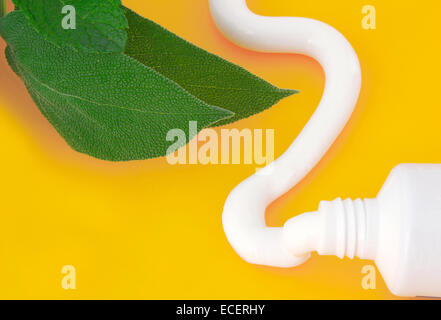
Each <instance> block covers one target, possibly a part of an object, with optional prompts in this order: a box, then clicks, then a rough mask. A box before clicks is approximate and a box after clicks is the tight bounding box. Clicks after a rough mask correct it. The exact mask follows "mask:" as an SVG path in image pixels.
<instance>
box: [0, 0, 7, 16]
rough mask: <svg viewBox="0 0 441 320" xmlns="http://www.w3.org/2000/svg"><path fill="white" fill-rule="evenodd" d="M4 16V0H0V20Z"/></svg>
mask: <svg viewBox="0 0 441 320" xmlns="http://www.w3.org/2000/svg"><path fill="white" fill-rule="evenodd" d="M5 14H6V0H0V18H1V17H3V16H4V15H5Z"/></svg>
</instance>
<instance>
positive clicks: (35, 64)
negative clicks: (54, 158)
mask: <svg viewBox="0 0 441 320" xmlns="http://www.w3.org/2000/svg"><path fill="white" fill-rule="evenodd" d="M0 34H1V36H2V37H3V38H4V39H5V40H6V42H7V43H8V48H7V51H6V55H7V59H8V61H9V63H10V64H11V67H12V68H13V69H14V71H16V72H17V73H18V74H19V75H20V76H21V78H22V79H23V81H24V83H25V85H26V87H27V88H28V91H29V93H30V94H31V95H32V97H33V99H34V101H35V102H36V104H37V105H38V107H39V108H40V110H41V112H42V113H43V114H44V116H45V117H47V119H48V120H49V121H50V122H51V124H52V125H53V126H54V127H55V128H56V129H57V131H58V132H59V133H60V134H61V135H62V136H63V137H64V139H65V140H66V141H67V142H68V144H69V145H71V146H72V148H74V149H75V150H77V151H79V152H83V153H86V154H89V155H92V156H94V157H96V158H100V159H105V160H112V161H125V160H138V159H148V158H153V157H159V156H164V155H166V153H167V148H168V147H169V146H170V144H171V143H170V142H167V141H166V135H167V132H168V131H169V130H170V129H173V128H176V129H181V130H183V131H184V132H186V135H187V142H188V141H189V140H190V139H191V138H193V136H191V135H192V133H191V132H189V131H190V130H189V128H188V126H189V121H197V122H198V130H201V129H202V128H204V127H207V126H209V125H212V124H213V123H215V122H217V121H221V120H223V119H225V118H227V117H231V116H232V115H233V113H232V112H230V111H228V110H225V109H222V108H218V107H214V106H210V105H208V104H206V103H204V102H203V101H201V100H199V99H197V98H195V97H194V96H193V95H191V94H189V93H188V92H187V91H185V90H183V89H182V88H181V87H180V86H178V85H177V84H176V83H175V82H173V81H171V80H169V79H167V78H165V77H164V76H162V75H161V74H159V73H157V72H156V71H154V70H153V69H151V68H149V67H147V66H144V65H142V64H141V63H139V62H138V61H136V60H134V59H132V58H130V57H128V56H126V55H125V54H123V53H112V54H108V53H93V52H86V51H83V50H81V51H75V50H71V49H70V48H69V47H57V46H56V45H54V44H52V43H51V42H48V41H46V40H45V39H44V38H43V37H42V36H41V35H40V34H38V33H37V32H36V31H35V30H34V29H33V28H32V26H31V25H30V24H29V21H28V20H27V19H26V18H25V16H24V15H23V13H22V12H21V11H14V12H12V13H10V14H8V15H7V16H6V17H4V18H2V19H0Z"/></svg>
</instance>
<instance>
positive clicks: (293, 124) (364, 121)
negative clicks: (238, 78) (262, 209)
mask: <svg viewBox="0 0 441 320" xmlns="http://www.w3.org/2000/svg"><path fill="white" fill-rule="evenodd" d="M123 2H124V4H125V5H126V6H128V7H130V8H132V9H133V10H135V11H137V12H138V13H140V14H141V15H143V16H145V17H147V18H150V19H152V20H154V21H156V22H158V23H160V24H161V25H163V26H164V27H166V28H168V29H169V30H171V31H173V32H175V33H177V34H178V35H180V36H182V37H183V38H185V39H187V40H189V41H191V42H193V43H195V44H197V45H199V46H200V47H203V48H204V49H207V50H209V51H211V52H213V53H216V54H219V55H220V56H222V57H224V58H226V59H228V60H230V61H232V62H234V63H237V64H239V65H241V66H244V67H245V68H247V69H248V70H250V71H251V72H253V73H255V74H257V75H259V76H261V77H263V78H265V79H266V80H268V81H270V82H271V83H273V84H275V85H277V86H280V87H283V88H294V89H299V90H301V94H299V95H295V96H293V97H290V98H288V99H286V100H284V101H282V102H281V103H279V104H278V105H277V106H275V107H273V108H272V109H271V110H269V111H267V112H264V113H262V114H259V115H257V116H254V117H252V118H250V119H247V120H243V121H241V122H238V123H236V124H234V125H231V126H229V128H233V127H237V128H251V129H254V128H256V129H267V128H268V129H272V128H275V129H276V130H275V145H276V156H279V155H281V154H282V153H283V151H284V150H285V149H286V148H287V147H288V146H289V145H290V143H291V142H292V140H293V139H294V138H295V137H296V135H297V134H298V133H299V132H300V130H301V129H302V127H303V125H304V124H305V123H306V121H307V120H308V118H309V117H310V115H311V114H312V113H313V111H314V109H315V107H316V106H317V104H318V102H319V100H320V97H321V93H322V90H323V85H324V76H323V72H322V70H321V68H320V66H319V65H318V64H317V63H316V62H315V61H313V60H312V59H310V58H307V57H303V56H298V55H276V54H261V53H255V52H251V51H247V50H244V49H241V48H239V47H237V46H235V45H233V44H231V43H230V42H228V41H227V40H226V39H225V38H224V37H223V36H222V35H221V34H220V33H219V31H218V30H217V29H216V28H215V26H214V24H213V21H212V20H211V17H210V14H209V9H208V1H207V0H161V1H139V0H126V1H123ZM426 3H427V4H426V5H422V3H421V4H418V5H416V4H413V3H411V2H408V3H407V2H402V1H380V0H370V1H369V3H367V2H366V1H364V0H363V1H359V0H334V1H327V0H316V1H292V0H249V1H248V4H249V6H250V8H251V9H252V10H253V11H255V12H256V13H259V14H264V15H284V16H305V17H311V18H315V19H319V20H322V21H325V22H327V23H329V24H331V25H332V26H334V27H336V28H337V29H338V30H340V31H341V32H342V33H343V34H344V35H345V36H346V37H347V38H348V40H349V41H350V42H351V43H352V45H353V46H354V48H355V50H356V51H357V53H358V55H359V58H360V61H361V65H362V69H363V88H362V94H361V98H360V102H359V104H358V106H357V109H356V112H355V114H354V116H353V117H352V119H351V120H350V122H349V124H348V125H347V127H346V129H345V131H344V132H343V134H342V135H341V136H340V138H339V139H338V141H337V142H336V143H335V145H334V146H333V148H332V149H331V151H330V152H329V153H328V154H327V156H326V157H325V158H324V159H323V160H322V161H321V163H320V164H319V166H318V167H317V168H315V170H314V171H313V172H312V173H311V174H310V175H309V176H308V177H307V178H306V179H305V180H304V181H303V182H302V183H301V184H300V185H299V186H297V187H296V188H294V189H293V190H291V191H290V192H289V193H288V194H286V195H285V196H284V197H283V198H281V199H279V200H278V201H277V202H276V203H274V204H273V205H272V206H271V207H270V208H269V210H268V223H269V224H270V225H271V226H280V225H282V224H283V223H284V221H286V220H287V219H288V218H290V217H292V216H294V215H297V214H299V213H302V212H305V211H312V210H315V209H316V208H317V205H318V202H319V201H320V200H332V199H334V198H336V197H338V196H340V197H352V198H357V197H374V196H375V195H376V193H377V192H378V190H379V189H380V187H381V185H382V184H383V182H384V181H385V178H386V177H387V175H388V174H389V172H390V170H391V169H392V168H393V167H394V166H395V165H397V164H399V163H403V162H438V163H441V129H440V120H441V108H440V102H439V101H440V98H439V91H440V89H439V74H440V71H441V68H440V67H441V66H440V62H439V57H438V56H439V52H440V51H441V50H440V49H441V44H440V43H441V42H440V41H439V39H440V30H441V29H440V20H439V17H438V15H439V13H440V12H441V3H437V2H433V1H432V2H426ZM429 3H430V4H429ZM366 4H371V5H374V6H375V7H376V9H377V30H370V31H368V30H364V29H362V27H361V19H362V14H361V9H362V7H363V5H366ZM4 46H5V44H4V42H3V40H0V49H1V54H0V70H1V71H0V83H1V85H0V146H1V149H0V150H1V151H0V152H1V157H0V174H1V182H2V183H1V185H0V200H1V201H0V213H1V222H0V261H1V263H0V298H22V299H23V298H24V299H26V298H43V299H44V298H60V299H70V298H75V299H78V298H99V299H101V298H123V299H141V298H142V299H297V298H302V299H309V298H316V299H322V298H336V299H340V298H353V299H391V298H395V297H394V296H393V295H392V294H391V293H390V292H389V291H388V290H387V288H386V287H385V284H384V282H383V280H382V279H381V276H380V275H379V274H378V280H377V289H376V290H368V291H366V290H363V288H362V286H361V279H362V276H363V275H362V274H361V269H362V267H363V266H364V265H366V264H370V262H368V261H361V260H358V259H355V260H354V261H350V260H349V259H344V260H340V259H338V258H336V257H319V256H316V255H313V257H312V258H311V259H310V260H309V261H308V262H307V263H305V264H304V265H302V266H299V267H297V268H293V269H288V270H281V269H276V268H267V267H260V266H254V265H250V264H247V263H245V262H244V261H242V260H241V259H240V258H239V257H238V256H237V255H236V254H235V252H234V251H233V249H232V248H231V247H230V245H229V244H228V242H227V240H226V238H225V235H224V233H223V230H222V225H221V214H222V207H223V204H224V201H225V198H226V197H227V195H228V193H229V192H230V191H231V190H232V188H233V187H234V186H236V185H237V184H238V183H239V182H240V181H242V180H243V179H245V178H246V177H248V176H249V175H251V174H252V173H253V172H254V171H255V167H254V166H249V165H217V166H202V165H196V166H190V165H188V166H171V165H169V164H168V163H167V162H166V161H165V159H164V158H161V159H154V160H147V161H136V162H130V163H109V162H104V161H100V160H95V159H92V158H90V157H88V156H85V155H82V154H78V153H76V152H74V151H72V150H71V149H70V148H69V147H68V146H67V145H66V143H65V142H64V141H63V140H62V139H61V138H60V136H59V135H58V134H57V133H56V131H55V130H54V129H53V128H52V127H51V126H50V125H49V124H48V122H47V121H46V120H45V118H44V117H43V116H42V115H41V114H40V113H39V111H38V109H37V107H36V106H35V104H34V103H33V101H32V100H31V98H30V97H29V95H28V94H27V92H26V90H25V88H24V86H23V84H22V82H21V81H20V79H19V78H17V77H16V76H15V75H14V74H13V72H12V71H11V70H10V68H9V67H8V66H7V63H6V61H5V58H4V54H3V49H4ZM64 265H73V266H74V267H75V268H76V272H77V289H76V290H64V289H63V288H62V286H61V280H62V278H63V275H62V274H61V268H62V266H64Z"/></svg>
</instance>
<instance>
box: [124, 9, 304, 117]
mask: <svg viewBox="0 0 441 320" xmlns="http://www.w3.org/2000/svg"><path fill="white" fill-rule="evenodd" d="M125 10H126V17H127V20H128V22H129V30H128V40H127V47H126V50H125V51H124V52H125V54H127V55H129V56H131V57H132V58H134V59H136V60H138V61H139V62H141V63H142V64H144V65H146V66H149V67H151V68H152V69H154V70H156V71H158V72H159V73H161V74H162V75H164V76H166V77H167V78H169V79H171V80H173V81H175V82H176V83H178V84H179V85H180V86H181V87H183V88H184V89H185V90H187V91H188V92H190V93H191V94H193V95H194V96H196V97H198V98H199V99H201V100H203V101H205V102H206V103H207V104H209V105H215V106H219V107H222V108H224V109H227V110H230V111H232V112H234V113H235V116H234V117H231V118H228V119H225V120H223V121H219V122H216V123H215V125H224V124H227V123H232V122H235V121H237V120H240V119H244V118H247V117H250V116H252V115H254V114H256V113H259V112H262V111H264V110H266V109H269V108H270V107H272V106H273V105H274V104H276V103H277V102H279V101H280V100H281V99H283V98H285V97H288V96H290V95H292V94H294V93H297V91H295V90H281V89H278V88H276V87H274V86H272V85H271V84H269V83H268V82H266V81H264V80H263V79H261V78H258V77H256V76H254V75H253V74H251V73H249V72H248V71H246V70H245V69H243V68H241V67H239V66H236V65H234V64H232V63H230V62H228V61H225V60H224V59H222V58H220V57H218V56H216V55H214V54H210V53H208V52H206V51H205V50H203V49H200V48H198V47H196V46H194V45H192V44H191V43H189V42H187V41H186V40H183V39H181V38H179V37H178V36H176V35H175V34H173V33H171V32H169V31H167V30H166V29H164V28H163V27H161V26H160V25H158V24H156V23H154V22H152V21H150V20H148V19H145V18H143V17H141V16H139V15H138V14H136V13H135V12H133V11H131V10H130V9H127V8H125Z"/></svg>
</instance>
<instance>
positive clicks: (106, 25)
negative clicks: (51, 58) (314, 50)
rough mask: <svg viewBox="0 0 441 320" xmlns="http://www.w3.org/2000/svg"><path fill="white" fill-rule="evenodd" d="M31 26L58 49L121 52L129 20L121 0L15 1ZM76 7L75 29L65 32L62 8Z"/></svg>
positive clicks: (124, 43)
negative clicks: (67, 47)
mask: <svg viewBox="0 0 441 320" xmlns="http://www.w3.org/2000/svg"><path fill="white" fill-rule="evenodd" d="M13 2H14V4H15V5H16V6H18V7H19V8H20V10H22V11H23V13H24V14H25V15H26V17H27V18H28V19H29V21H30V23H31V25H32V26H33V27H34V28H35V30H37V31H38V32H39V33H40V34H41V35H43V36H44V38H45V39H47V40H49V41H52V42H53V43H55V44H57V45H58V46H62V45H70V46H71V47H73V48H75V49H80V48H83V49H86V50H89V51H103V52H122V51H123V50H124V48H125V45H126V41H127V32H126V29H127V20H126V18H125V16H124V12H123V10H122V8H121V1H120V0H13ZM67 5H70V6H73V7H74V8H75V13H76V14H75V16H76V19H75V20H76V29H64V28H63V26H62V21H63V18H64V17H65V14H63V13H62V9H63V7H65V6H67Z"/></svg>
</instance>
